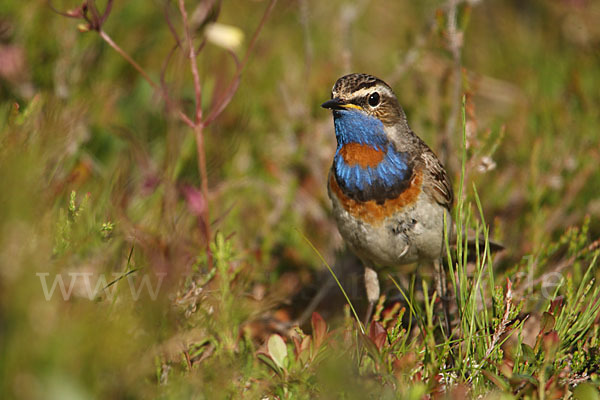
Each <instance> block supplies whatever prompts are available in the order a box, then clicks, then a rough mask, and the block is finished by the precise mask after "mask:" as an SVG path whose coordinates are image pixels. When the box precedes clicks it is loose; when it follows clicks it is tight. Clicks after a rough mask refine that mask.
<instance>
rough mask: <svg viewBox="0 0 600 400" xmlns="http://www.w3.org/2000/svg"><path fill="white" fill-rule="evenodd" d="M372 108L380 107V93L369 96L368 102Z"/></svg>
mask: <svg viewBox="0 0 600 400" xmlns="http://www.w3.org/2000/svg"><path fill="white" fill-rule="evenodd" d="M367 102H368V103H369V105H370V106H371V107H377V106H378V105H379V93H377V92H373V93H371V94H370V95H369V99H368V100H367Z"/></svg>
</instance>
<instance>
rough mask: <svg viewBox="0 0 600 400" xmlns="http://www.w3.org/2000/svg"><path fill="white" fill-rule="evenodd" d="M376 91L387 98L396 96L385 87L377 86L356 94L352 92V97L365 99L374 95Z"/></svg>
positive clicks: (358, 91)
mask: <svg viewBox="0 0 600 400" xmlns="http://www.w3.org/2000/svg"><path fill="white" fill-rule="evenodd" d="M374 91H377V92H379V93H380V94H384V95H387V97H393V96H394V94H393V93H392V91H391V90H390V89H388V88H386V87H385V86H381V85H377V86H372V87H370V88H363V89H360V90H357V91H356V92H352V97H364V96H366V95H368V94H371V93H373V92H374Z"/></svg>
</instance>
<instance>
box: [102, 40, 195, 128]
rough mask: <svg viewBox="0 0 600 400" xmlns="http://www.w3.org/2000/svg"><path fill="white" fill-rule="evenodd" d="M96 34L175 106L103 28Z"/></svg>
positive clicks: (181, 116)
mask: <svg viewBox="0 0 600 400" xmlns="http://www.w3.org/2000/svg"><path fill="white" fill-rule="evenodd" d="M98 34H99V35H100V37H101V38H102V39H103V40H104V41H105V42H106V43H108V45H109V46H110V47H112V48H113V50H115V51H116V52H117V53H119V55H120V56H121V57H123V58H124V59H125V61H127V62H128V63H129V64H130V65H131V66H132V67H133V68H135V70H136V71H137V72H139V74H140V75H141V76H142V78H144V79H145V80H146V82H148V83H149V84H150V86H152V88H154V89H155V90H156V91H157V92H159V93H160V95H161V97H162V98H163V99H164V100H165V102H166V103H167V104H168V105H169V106H173V107H174V106H175V104H174V102H173V100H172V99H171V98H170V97H169V95H168V94H167V93H166V92H165V91H164V90H162V89H161V87H160V86H159V85H158V84H157V83H156V82H154V81H153V80H152V78H150V76H149V75H148V74H147V73H146V71H144V69H143V68H142V67H141V66H140V65H139V64H138V63H137V62H135V60H134V59H133V58H131V57H130V56H129V54H127V53H126V52H125V51H124V50H123V49H121V48H120V47H119V45H118V44H116V43H115V42H114V41H113V40H112V39H111V37H110V36H108V34H107V33H106V32H105V31H104V30H102V29H99V30H98ZM174 108H175V109H177V115H178V116H179V118H181V120H182V121H183V122H184V123H185V124H186V125H188V126H189V127H193V126H194V123H193V122H192V120H190V118H189V117H188V116H187V115H185V113H184V112H183V111H181V110H180V109H178V108H177V107H174Z"/></svg>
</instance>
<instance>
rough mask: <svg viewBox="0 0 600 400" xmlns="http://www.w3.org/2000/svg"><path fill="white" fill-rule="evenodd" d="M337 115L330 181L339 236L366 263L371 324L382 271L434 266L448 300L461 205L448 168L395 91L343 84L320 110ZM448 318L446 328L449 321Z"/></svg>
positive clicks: (360, 82) (373, 84) (380, 84)
mask: <svg viewBox="0 0 600 400" xmlns="http://www.w3.org/2000/svg"><path fill="white" fill-rule="evenodd" d="M321 106H322V107H323V108H326V109H329V110H331V111H332V114H333V123H334V128H335V136H336V140H337V147H336V150H335V154H334V156H333V162H332V165H331V168H330V170H329V176H328V180H327V188H328V195H329V198H330V199H331V203H332V213H333V216H334V218H335V220H336V223H337V227H338V230H339V232H340V234H341V236H342V238H343V239H344V241H345V242H346V244H347V245H348V246H349V248H350V249H351V250H352V251H353V252H354V253H355V254H356V255H357V256H358V258H359V259H360V260H361V261H362V263H363V265H364V267H365V270H364V277H365V279H364V280H365V287H366V292H367V300H368V308H367V313H366V317H365V324H366V323H368V321H369V320H370V316H371V313H372V311H373V307H374V305H375V303H376V302H377V301H378V299H379V296H380V286H379V280H378V277H377V271H378V270H380V269H381V268H384V267H398V266H401V265H405V264H412V263H423V262H433V263H434V265H436V269H438V279H437V281H438V282H437V290H438V292H441V293H438V295H440V296H442V297H444V295H445V287H446V285H445V275H444V271H443V270H442V263H441V259H442V255H443V253H444V251H445V246H444V243H445V239H444V237H445V232H444V230H447V232H450V231H451V230H450V228H449V227H451V224H452V218H451V209H452V206H453V203H454V192H453V190H452V182H451V180H450V177H449V175H448V173H447V172H446V169H445V168H444V166H443V165H442V163H441V162H440V160H439V159H438V157H437V156H436V155H435V153H434V152H433V151H432V150H431V148H430V147H429V146H428V145H427V144H426V143H425V142H424V141H423V140H422V139H421V138H420V137H419V136H417V135H416V134H415V133H414V132H413V131H412V129H411V128H410V127H409V125H408V121H407V118H406V114H405V113H404V110H403V109H402V107H401V106H400V103H399V102H398V99H397V97H396V95H395V94H394V91H393V90H392V88H391V87H390V86H389V85H388V84H387V83H385V82H384V81H383V80H381V79H379V78H377V77H375V76H372V75H368V74H362V73H353V74H349V75H345V76H342V77H341V78H339V79H338V80H337V81H336V82H335V84H334V85H333V88H332V90H331V99H330V100H327V101H326V102H324V103H323V104H322V105H321ZM445 313H446V326H447V329H449V319H448V314H447V308H446V307H445Z"/></svg>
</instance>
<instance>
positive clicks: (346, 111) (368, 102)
mask: <svg viewBox="0 0 600 400" xmlns="http://www.w3.org/2000/svg"><path fill="white" fill-rule="evenodd" d="M321 106H322V107H324V108H328V109H331V110H332V111H333V115H334V118H336V119H337V118H344V117H349V118H354V119H356V118H360V117H362V119H363V120H365V121H366V120H368V119H377V120H379V121H380V122H381V124H383V126H384V127H394V126H398V125H404V124H406V116H405V114H404V111H403V110H402V107H400V104H399V103H398V99H397V98H396V95H395V94H394V92H393V91H392V88H390V87H389V86H388V84H387V83H385V82H384V81H382V80H381V79H379V78H376V77H374V76H372V75H367V74H350V75H345V76H343V77H341V78H340V79H338V80H337V82H336V83H335V85H333V88H332V90H331V100H328V101H326V102H325V103H323V104H322V105H321ZM369 117H370V118H369Z"/></svg>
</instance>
